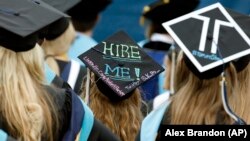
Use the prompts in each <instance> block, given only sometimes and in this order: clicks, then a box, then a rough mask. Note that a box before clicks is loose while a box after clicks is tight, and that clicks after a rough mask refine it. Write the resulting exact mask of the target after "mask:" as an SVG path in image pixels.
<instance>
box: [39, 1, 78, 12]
mask: <svg viewBox="0 0 250 141" xmlns="http://www.w3.org/2000/svg"><path fill="white" fill-rule="evenodd" d="M42 1H44V2H46V3H47V4H49V5H51V6H53V7H55V8H56V9H58V10H60V11H63V12H66V11H67V10H69V9H70V8H72V7H74V6H75V5H76V4H77V3H79V2H80V1H81V0H42Z"/></svg>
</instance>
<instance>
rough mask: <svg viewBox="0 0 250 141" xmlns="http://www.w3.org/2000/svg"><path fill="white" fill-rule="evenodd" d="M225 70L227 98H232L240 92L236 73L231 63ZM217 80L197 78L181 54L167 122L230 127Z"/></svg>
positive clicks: (218, 79)
mask: <svg viewBox="0 0 250 141" xmlns="http://www.w3.org/2000/svg"><path fill="white" fill-rule="evenodd" d="M225 71H226V73H227V75H226V81H227V93H228V97H232V96H233V95H234V94H237V92H238V90H239V89H238V84H237V80H236V79H235V78H236V75H237V73H236V70H235V68H234V66H233V65H232V64H230V65H229V67H228V68H227V69H226V70H225ZM177 74H178V75H177ZM220 79H221V78H220V77H219V76H217V77H214V78H211V79H200V78H198V77H197V76H196V75H194V74H193V73H192V72H191V71H190V70H189V68H188V67H187V66H186V64H185V62H184V60H183V57H182V53H180V55H179V58H178V60H177V66H176V83H178V84H176V85H177V88H176V89H175V90H176V93H175V95H174V96H173V97H172V100H173V101H172V105H171V109H170V111H169V114H170V115H171V119H169V122H171V123H173V124H232V120H231V119H230V118H229V116H228V115H227V114H226V113H225V111H224V109H223V105H222V99H221V95H220ZM180 82H181V83H180ZM233 104H235V103H233Z"/></svg>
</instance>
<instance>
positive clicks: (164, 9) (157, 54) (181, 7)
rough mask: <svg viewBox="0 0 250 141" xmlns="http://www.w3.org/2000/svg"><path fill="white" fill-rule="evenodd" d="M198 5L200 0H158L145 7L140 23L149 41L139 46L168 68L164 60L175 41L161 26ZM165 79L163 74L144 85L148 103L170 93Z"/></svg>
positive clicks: (142, 42)
mask: <svg viewBox="0 0 250 141" xmlns="http://www.w3.org/2000/svg"><path fill="white" fill-rule="evenodd" d="M198 4H199V0H167V1H166V0H157V1H154V2H152V3H150V4H148V5H146V6H144V8H143V12H142V15H141V18H140V22H141V25H143V26H144V27H145V35H146V38H147V39H146V40H143V41H141V42H139V45H140V46H141V47H142V48H143V49H144V50H145V51H146V52H147V53H148V54H149V55H150V56H151V57H152V58H154V60H155V61H157V62H158V63H159V64H162V66H163V67H164V68H167V66H165V64H164V60H165V59H166V58H167V54H168V51H169V50H170V47H171V45H172V44H173V43H174V40H173V38H172V37H171V36H170V35H169V33H168V32H167V31H166V30H165V29H164V28H163V26H162V25H161V24H162V23H163V22H166V21H169V20H172V19H174V18H176V17H179V16H182V15H184V14H186V13H189V12H191V11H193V10H194V9H195V8H196V7H197V6H198ZM164 79H165V75H164V73H161V74H160V75H159V76H158V77H155V78H154V79H152V80H150V81H148V82H146V83H144V84H143V85H142V90H143V93H144V99H145V100H146V101H150V100H152V99H154V98H155V97H156V96H157V95H159V94H163V93H168V92H169V89H167V90H166V89H164Z"/></svg>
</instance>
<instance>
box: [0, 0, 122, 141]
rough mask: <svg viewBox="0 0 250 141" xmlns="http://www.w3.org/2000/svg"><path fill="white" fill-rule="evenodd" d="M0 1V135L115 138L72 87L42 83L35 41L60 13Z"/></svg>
mask: <svg viewBox="0 0 250 141" xmlns="http://www.w3.org/2000/svg"><path fill="white" fill-rule="evenodd" d="M0 5H1V8H0V9H1V10H0V13H1V14H0V64H1V66H2V68H1V73H0V96H1V105H0V108H1V114H0V123H1V124H0V129H1V132H0V135H1V137H4V138H1V139H6V137H7V135H8V137H13V138H15V139H17V140H21V141H40V140H46V141H74V140H80V141H86V140H91V141H92V139H93V138H95V139H98V140H115V141H116V140H118V139H117V137H115V136H114V135H113V134H112V133H111V132H110V131H109V130H108V129H107V128H105V126H103V125H102V124H101V123H100V122H99V121H97V120H95V119H94V117H93V114H92V112H91V111H90V109H89V108H88V107H87V106H86V105H85V104H84V103H83V102H82V101H81V99H80V98H79V97H78V96H77V95H76V94H75V93H74V92H73V91H72V90H70V89H59V88H55V87H51V86H48V85H46V82H45V77H44V54H43V50H42V48H41V47H40V46H39V44H38V42H39V41H40V40H41V39H43V36H44V33H45V31H46V29H47V26H48V25H50V24H51V23H53V22H55V21H57V20H59V19H60V18H62V16H63V15H62V13H61V12H60V11H58V10H56V9H54V8H53V7H50V6H49V5H47V4H46V3H44V2H42V1H30V0H1V1H0ZM8 139H10V138H7V140H8Z"/></svg>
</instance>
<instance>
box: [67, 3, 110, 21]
mask: <svg viewBox="0 0 250 141" xmlns="http://www.w3.org/2000/svg"><path fill="white" fill-rule="evenodd" d="M111 2H112V0H82V1H81V2H80V3H78V4H77V5H76V6H74V7H73V8H71V9H70V10H68V12H67V13H68V14H69V15H70V16H71V17H72V19H73V20H77V21H90V20H93V19H94V18H96V16H97V15H98V13H99V12H101V11H103V10H104V9H105V8H106V7H107V6H108V5H109V4H110V3H111Z"/></svg>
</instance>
